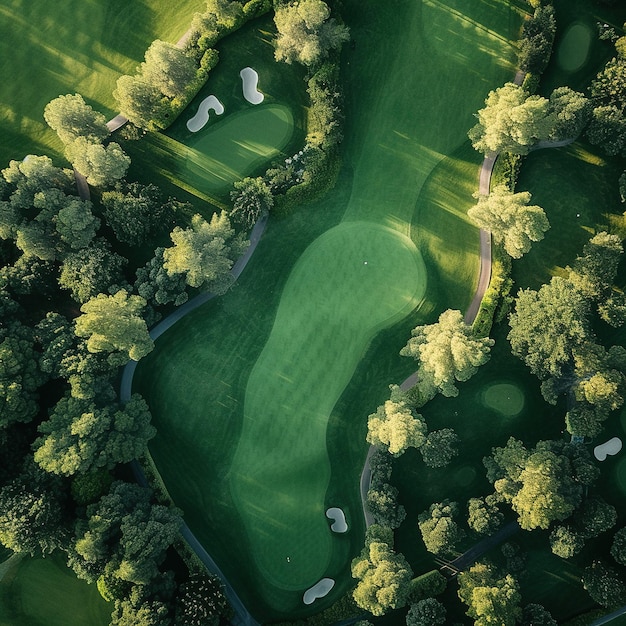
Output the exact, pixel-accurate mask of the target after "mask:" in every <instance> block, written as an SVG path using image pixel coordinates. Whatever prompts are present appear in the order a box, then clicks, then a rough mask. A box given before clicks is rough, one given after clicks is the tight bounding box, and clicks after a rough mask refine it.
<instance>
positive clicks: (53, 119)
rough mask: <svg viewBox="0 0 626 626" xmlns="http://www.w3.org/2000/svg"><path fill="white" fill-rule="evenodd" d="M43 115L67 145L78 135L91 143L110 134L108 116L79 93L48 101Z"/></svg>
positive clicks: (100, 140) (99, 140)
mask: <svg viewBox="0 0 626 626" xmlns="http://www.w3.org/2000/svg"><path fill="white" fill-rule="evenodd" d="M43 116H44V119H45V120H46V123H47V124H48V126H50V128H52V130H54V131H56V133H57V135H58V136H59V139H60V140H61V141H62V142H63V143H64V144H66V145H67V144H70V143H72V142H73V141H74V140H76V139H78V137H84V138H85V139H87V140H88V141H89V142H90V143H98V142H102V140H103V139H105V138H106V137H108V136H109V134H110V131H109V129H108V128H107V126H106V117H105V116H104V115H102V113H98V112H96V111H94V110H93V109H92V108H91V107H90V106H89V105H88V104H86V103H85V101H84V100H83V97H82V96H81V95H80V94H77V93H76V94H74V95H71V94H67V95H65V96H59V97H58V98H55V99H54V100H51V101H50V102H48V104H47V105H46V108H45V109H44V113H43Z"/></svg>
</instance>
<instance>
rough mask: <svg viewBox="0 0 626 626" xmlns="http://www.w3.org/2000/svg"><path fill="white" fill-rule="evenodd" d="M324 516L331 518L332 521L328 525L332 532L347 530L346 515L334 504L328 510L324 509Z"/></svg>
mask: <svg viewBox="0 0 626 626" xmlns="http://www.w3.org/2000/svg"><path fill="white" fill-rule="evenodd" d="M326 517H327V518H328V519H330V520H333V523H332V524H331V525H330V529H331V530H332V531H333V532H334V533H345V532H346V531H347V530H348V524H347V523H346V516H345V514H344V512H343V511H342V510H341V509H340V508H338V507H336V506H333V507H331V508H330V509H328V511H326Z"/></svg>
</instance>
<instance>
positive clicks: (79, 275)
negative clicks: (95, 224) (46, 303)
mask: <svg viewBox="0 0 626 626" xmlns="http://www.w3.org/2000/svg"><path fill="white" fill-rule="evenodd" d="M127 263H128V261H127V259H125V258H124V257H122V256H120V255H119V254H117V252H113V251H112V250H111V246H110V244H109V243H108V242H107V241H106V239H104V238H98V239H95V240H94V241H93V242H92V243H91V245H90V246H88V247H87V248H83V249H82V250H79V251H78V252H73V253H70V254H68V255H67V256H66V257H65V259H63V263H62V265H61V272H60V274H59V278H58V282H59V286H60V287H61V288H62V289H68V290H69V291H71V293H72V297H73V298H74V300H76V302H79V303H81V304H84V303H85V302H87V300H89V299H90V298H93V297H95V296H97V295H98V294H99V293H108V292H109V289H111V288H113V289H114V290H115V291H117V289H119V287H120V286H123V285H124V284H125V280H124V273H123V271H124V268H125V266H126V264H127Z"/></svg>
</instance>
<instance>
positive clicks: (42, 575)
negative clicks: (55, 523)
mask: <svg viewBox="0 0 626 626" xmlns="http://www.w3.org/2000/svg"><path fill="white" fill-rule="evenodd" d="M112 610H113V605H112V604H110V603H108V602H105V601H104V600H103V599H102V597H101V596H100V594H99V593H98V590H97V589H96V586H95V585H88V584H87V583H86V582H85V581H83V580H79V579H78V578H76V576H75V574H74V572H73V571H72V570H71V569H69V568H68V567H67V566H66V565H65V562H64V560H63V557H62V556H61V555H60V554H58V555H54V556H49V557H48V558H45V559H34V558H28V557H25V558H24V559H22V560H21V561H17V562H16V564H15V565H13V566H12V567H11V568H10V569H9V571H8V572H7V573H6V575H5V576H4V578H3V579H2V581H1V582H0V626H85V625H86V624H89V626H106V625H107V624H108V623H109V621H110V617H111V611H112Z"/></svg>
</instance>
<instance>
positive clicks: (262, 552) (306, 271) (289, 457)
mask: <svg viewBox="0 0 626 626" xmlns="http://www.w3.org/2000/svg"><path fill="white" fill-rule="evenodd" d="M425 278H426V274H425V268H424V265H423V262H422V260H421V257H420V256H419V253H418V252H417V250H416V249H415V246H414V245H413V243H412V242H411V241H410V239H408V238H406V237H404V236H403V235H399V234H398V233H396V232H395V231H391V230H388V229H386V228H383V227H380V226H377V225H374V224H371V223H366V222H344V223H342V224H341V225H340V226H337V227H336V228H334V229H332V230H330V231H328V232H326V233H325V234H324V235H323V236H322V237H320V238H318V239H317V240H316V241H315V242H314V243H313V244H312V245H311V246H310V247H309V248H308V249H307V250H306V252H305V253H304V254H303V255H302V256H301V257H300V259H299V261H298V263H297V264H296V266H295V267H294V269H293V272H292V273H291V275H290V277H289V280H288V282H287V285H286V286H285V289H284V291H283V295H282V298H281V301H280V306H279V308H278V311H277V314H276V321H275V323H274V327H273V329H272V333H271V335H270V337H269V339H268V342H267V344H266V345H265V348H264V349H263V352H262V353H261V355H260V357H259V358H258V360H257V361H256V364H255V366H254V369H253V370H252V373H251V375H250V378H249V380H248V385H247V388H246V396H245V403H244V421H243V428H242V433H241V436H240V439H239V443H238V446H237V451H236V453H235V456H234V459H233V463H232V465H231V468H230V472H229V481H230V488H231V493H232V495H233V499H234V501H235V505H236V506H237V509H238V511H239V514H240V515H241V517H242V519H243V521H244V524H245V526H246V528H247V531H248V532H247V535H248V538H249V539H250V542H251V544H252V546H253V549H254V555H253V556H254V558H255V561H256V563H257V565H258V567H259V569H260V571H261V572H262V573H263V578H264V579H266V580H269V581H271V583H272V584H273V585H276V586H278V587H282V588H294V589H298V590H300V589H306V588H308V587H309V586H312V585H313V584H314V583H316V582H317V581H318V580H319V579H320V578H321V577H322V576H323V575H324V573H325V572H326V568H327V566H328V563H329V561H330V554H331V550H332V548H333V535H331V534H330V533H329V532H328V521H327V519H326V518H325V516H324V499H325V493H326V489H327V486H328V481H329V479H330V463H329V459H328V456H327V452H326V428H327V422H328V419H329V416H330V413H331V411H332V409H333V406H334V405H335V403H336V402H337V400H338V398H339V396H340V394H341V392H342V391H343V389H344V388H345V386H346V385H347V384H348V382H349V380H350V378H351V377H352V374H353V372H354V369H355V367H356V365H357V363H358V361H359V360H360V358H361V355H362V353H363V350H364V348H366V347H367V345H368V343H369V342H370V340H371V339H372V337H373V336H374V335H375V334H376V333H377V332H378V331H380V330H381V329H382V328H384V327H386V326H391V325H393V323H394V322H396V321H398V320H400V319H402V318H404V317H405V316H406V315H407V313H409V312H410V311H411V310H413V309H414V308H415V307H416V306H417V304H419V302H420V300H421V297H422V295H423V293H424V290H425V287H426V284H425ZM337 506H344V505H343V501H342V500H340V501H338V502H337ZM350 513H351V514H352V516H357V515H358V514H359V511H358V510H357V511H350ZM276 529H280V532H275V531H276ZM287 556H289V557H290V560H289V561H287V560H286V557H287ZM259 583H260V584H262V581H259Z"/></svg>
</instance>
